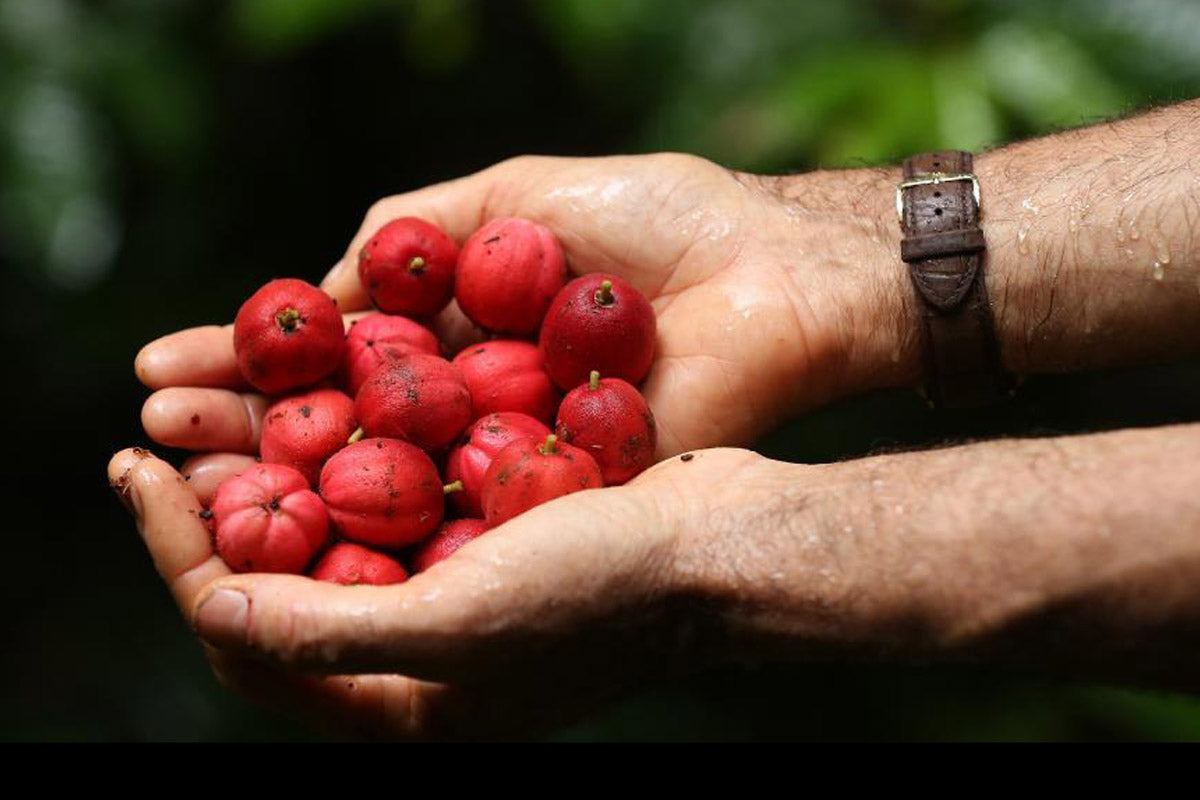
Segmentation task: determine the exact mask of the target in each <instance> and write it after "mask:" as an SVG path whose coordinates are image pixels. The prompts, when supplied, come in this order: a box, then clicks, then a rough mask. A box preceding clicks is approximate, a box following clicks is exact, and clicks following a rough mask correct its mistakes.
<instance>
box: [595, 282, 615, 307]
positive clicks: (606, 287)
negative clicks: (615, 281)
mask: <svg viewBox="0 0 1200 800" xmlns="http://www.w3.org/2000/svg"><path fill="white" fill-rule="evenodd" d="M594 297H595V298H596V304H597V305H601V306H611V305H612V304H613V293H612V281H600V288H599V289H597V290H596V294H595V295H594Z"/></svg>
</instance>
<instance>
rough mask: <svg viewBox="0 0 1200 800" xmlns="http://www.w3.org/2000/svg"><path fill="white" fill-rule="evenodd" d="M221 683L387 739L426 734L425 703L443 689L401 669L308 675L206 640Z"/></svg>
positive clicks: (319, 721)
mask: <svg viewBox="0 0 1200 800" xmlns="http://www.w3.org/2000/svg"><path fill="white" fill-rule="evenodd" d="M205 649H206V651H207V653H208V660H209V664H210V666H211V667H212V670H213V673H214V675H215V676H216V678H217V680H218V681H219V682H220V683H221V685H223V686H224V687H225V688H227V689H230V690H231V691H234V692H237V693H238V694H240V695H243V696H244V697H246V698H247V699H249V700H251V701H253V702H255V703H259V704H261V705H264V706H266V707H268V708H272V709H275V710H276V711H279V712H281V713H283V714H285V715H287V716H289V717H291V718H294V719H300V720H304V721H307V722H309V723H312V724H314V725H318V726H320V727H322V728H333V729H335V730H341V731H344V732H346V733H349V734H352V735H357V736H367V737H371V738H387V739H401V740H410V739H423V738H427V737H428V735H429V726H428V725H427V724H426V716H425V714H424V711H425V709H426V708H427V707H428V706H429V704H430V703H431V702H436V700H435V698H436V697H437V695H439V694H441V693H442V692H444V691H445V690H446V687H445V686H443V685H441V684H437V683H426V682H423V681H415V680H412V679H410V678H405V677H403V676H401V675H330V676H314V675H306V674H304V673H301V672H295V671H292V670H285V669H279V668H278V667H275V666H273V665H270V664H268V663H266V662H263V661H261V660H256V659H250V658H246V657H244V656H240V655H237V654H234V653H230V652H228V651H224V650H218V649H216V648H213V647H209V646H206V648H205Z"/></svg>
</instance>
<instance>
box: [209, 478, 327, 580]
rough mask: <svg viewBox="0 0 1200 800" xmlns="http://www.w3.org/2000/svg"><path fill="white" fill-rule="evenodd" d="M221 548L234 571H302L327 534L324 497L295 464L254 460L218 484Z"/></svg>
mask: <svg viewBox="0 0 1200 800" xmlns="http://www.w3.org/2000/svg"><path fill="white" fill-rule="evenodd" d="M212 520H213V526H214V528H215V529H216V540H217V552H218V553H219V554H220V556H221V558H222V559H223V560H224V561H225V563H226V564H228V565H229V568H230V569H232V570H233V571H234V572H292V573H297V574H299V573H302V572H304V568H305V567H307V566H308V562H310V561H312V558H313V556H315V555H316V554H317V552H318V551H319V550H320V549H321V548H322V547H324V546H325V542H326V540H327V539H328V538H329V515H328V514H327V513H326V510H325V504H324V503H322V502H321V498H319V497H317V495H316V494H315V493H314V492H312V491H311V490H310V489H309V488H308V481H306V480H305V479H304V476H303V475H301V474H300V473H299V472H297V471H296V470H294V469H292V468H290V467H284V466H280V465H279V464H256V465H254V466H253V467H251V468H250V469H248V470H246V471H245V472H243V473H242V474H241V475H238V476H237V477H233V478H229V479H227V480H226V481H225V482H224V483H222V484H221V486H220V487H219V488H218V489H217V496H216V498H215V499H214V500H213V504H212Z"/></svg>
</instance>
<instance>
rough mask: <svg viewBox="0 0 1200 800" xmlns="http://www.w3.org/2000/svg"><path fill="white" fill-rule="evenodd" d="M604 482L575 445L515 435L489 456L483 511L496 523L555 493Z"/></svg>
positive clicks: (549, 497)
mask: <svg viewBox="0 0 1200 800" xmlns="http://www.w3.org/2000/svg"><path fill="white" fill-rule="evenodd" d="M603 485H604V480H603V478H602V477H601V476H600V467H598V466H597V465H596V462H595V460H594V459H593V458H592V457H591V456H589V455H588V454H587V453H585V452H584V451H582V450H580V449H579V448H578V447H574V446H572V445H569V444H563V443H562V442H558V441H556V437H555V436H554V435H553V434H551V435H550V436H547V437H546V439H545V441H542V442H539V441H537V440H536V439H518V440H517V441H515V442H513V443H512V444H510V445H508V446H507V447H505V448H504V449H503V450H501V451H500V452H499V453H497V454H496V457H495V458H494V459H492V465H491V466H490V467H488V471H487V475H486V476H484V479H483V513H484V519H486V520H487V524H488V526H489V527H492V528H494V527H496V526H497V525H500V524H501V523H503V522H506V521H508V520H510V519H512V518H513V517H515V516H517V515H518V514H522V513H524V512H526V511H528V510H529V509H531V508H533V507H534V506H538V505H541V504H542V503H546V502H549V501H550V500H553V499H555V498H557V497H562V496H563V495H567V494H571V493H572V492H578V491H582V490H584V489H596V488H599V487H601V486H603Z"/></svg>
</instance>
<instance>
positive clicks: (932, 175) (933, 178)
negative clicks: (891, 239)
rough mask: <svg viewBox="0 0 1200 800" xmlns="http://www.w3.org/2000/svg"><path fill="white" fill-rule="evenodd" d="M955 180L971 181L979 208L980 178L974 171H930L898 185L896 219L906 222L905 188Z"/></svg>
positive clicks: (976, 204)
mask: <svg viewBox="0 0 1200 800" xmlns="http://www.w3.org/2000/svg"><path fill="white" fill-rule="evenodd" d="M953 181H970V182H971V194H972V195H974V196H975V208H979V178H978V177H977V176H976V175H975V173H974V172H928V173H925V174H924V175H919V176H917V177H915V178H909V179H908V180H906V181H903V182H902V183H900V184H899V185H897V186H896V219H897V220H899V221H900V224H902V225H903V224H904V190H905V189H911V188H912V187H914V186H929V185H931V184H932V185H935V186H936V185H937V184H939V183H951V182H953Z"/></svg>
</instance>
